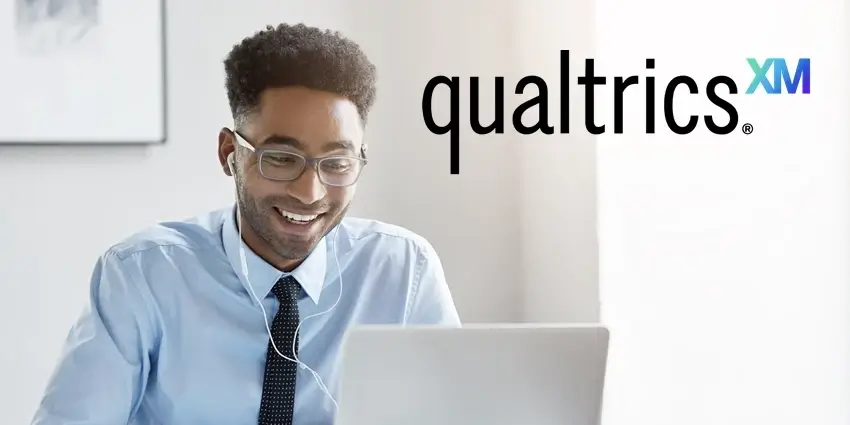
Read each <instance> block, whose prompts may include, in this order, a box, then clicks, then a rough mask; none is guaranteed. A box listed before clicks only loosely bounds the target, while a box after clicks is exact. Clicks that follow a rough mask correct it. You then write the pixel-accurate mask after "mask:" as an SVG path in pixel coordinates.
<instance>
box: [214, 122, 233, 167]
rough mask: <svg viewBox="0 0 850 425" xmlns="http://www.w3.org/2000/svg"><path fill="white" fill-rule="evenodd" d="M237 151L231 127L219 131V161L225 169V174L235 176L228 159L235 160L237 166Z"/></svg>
mask: <svg viewBox="0 0 850 425" xmlns="http://www.w3.org/2000/svg"><path fill="white" fill-rule="evenodd" d="M235 152H236V139H235V136H234V135H233V132H232V131H230V129H229V128H227V127H224V128H222V129H221V130H220V131H219V132H218V162H219V164H220V165H221V168H222V170H224V174H225V175H228V176H233V173H231V172H230V166H229V165H228V164H229V163H228V161H234V163H233V164H234V166H235V159H236V158H235V155H236V153H235ZM228 158H230V159H228Z"/></svg>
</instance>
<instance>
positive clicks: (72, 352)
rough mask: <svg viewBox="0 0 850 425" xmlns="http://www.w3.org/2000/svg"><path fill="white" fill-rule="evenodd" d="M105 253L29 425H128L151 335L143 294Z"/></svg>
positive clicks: (143, 381) (145, 371)
mask: <svg viewBox="0 0 850 425" xmlns="http://www.w3.org/2000/svg"><path fill="white" fill-rule="evenodd" d="M133 270H135V269H134V268H133V267H130V268H127V267H124V264H123V262H122V260H121V258H119V257H118V256H117V255H116V254H113V253H107V254H105V255H104V256H102V257H101V258H100V259H99V260H98V262H97V263H96V265H95V267H94V272H93V273H92V278H91V285H90V297H89V302H88V305H87V306H86V308H85V309H84V311H83V313H82V314H81V315H80V317H79V319H78V320H77V322H76V323H75V324H74V326H73V327H72V328H71V331H70V332H69V334H68V337H67V339H66V341H65V344H64V347H63V349H62V353H61V356H60V358H59V361H58V364H57V365H56V367H55V369H54V371H53V374H52V375H51V377H50V379H49V381H48V384H47V388H46V390H45V393H44V396H43V398H42V400H41V403H40V404H39V406H38V409H37V410H36V413H35V417H34V419H33V422H32V425H68V424H74V425H126V424H127V423H128V422H129V421H130V418H131V417H132V415H133V414H134V413H135V411H136V409H137V408H138V406H139V401H140V400H141V397H142V394H143V393H144V391H145V387H146V385H147V376H148V373H149V371H150V368H151V361H150V351H151V347H152V346H153V341H154V335H153V332H152V329H153V326H152V323H153V322H152V321H151V320H150V319H149V317H151V316H150V314H149V310H147V309H146V308H145V305H146V303H145V293H144V292H142V291H141V290H140V287H139V286H138V285H137V282H135V281H134V280H133Z"/></svg>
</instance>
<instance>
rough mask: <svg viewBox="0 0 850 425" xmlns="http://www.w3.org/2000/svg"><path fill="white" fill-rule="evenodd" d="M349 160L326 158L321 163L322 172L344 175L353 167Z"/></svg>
mask: <svg viewBox="0 0 850 425" xmlns="http://www.w3.org/2000/svg"><path fill="white" fill-rule="evenodd" d="M353 163H354V161H352V160H351V159H350V158H326V159H325V160H324V161H322V170H324V171H327V172H331V173H345V172H348V171H349V170H351V169H352V168H353V167H354V164H353Z"/></svg>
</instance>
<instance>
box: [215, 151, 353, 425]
mask: <svg viewBox="0 0 850 425" xmlns="http://www.w3.org/2000/svg"><path fill="white" fill-rule="evenodd" d="M233 155H234V153H233V152H231V153H230V154H228V155H227V167H228V169H230V174H231V175H232V176H233V177H234V179H235V178H236V171H235V168H236V166H235V165H234V156H233ZM236 196H237V197H238V196H239V192H238V191H237V192H236ZM236 223H237V226H238V227H239V259H240V262H241V263H242V274H243V275H245V280H246V281H247V282H248V288H249V289H250V290H251V297H252V298H253V300H254V301H255V302H256V303H257V305H258V306H259V307H260V310H261V311H262V313H263V322H265V325H266V332H267V333H268V335H269V341H270V342H271V345H272V348H274V351H275V352H276V353H277V354H278V355H279V356H281V357H283V358H284V359H286V360H288V361H291V362H293V363H296V364H298V365H299V366H301V367H302V368H304V369H307V370H308V371H310V373H312V374H313V378H315V380H316V384H317V385H318V386H319V389H320V390H322V392H323V393H325V395H327V396H328V398H329V399H330V400H331V402H332V403H333V405H334V409H335V410H339V404H338V403H337V401H336V399H334V397H333V396H332V395H331V392H330V390H328V387H327V386H325V383H324V381H323V380H322V377H321V376H319V374H318V373H317V372H316V371H315V370H313V369H312V368H310V366H307V365H306V364H304V362H302V361H301V359H299V358H298V353H297V352H296V349H297V347H296V346H295V344H296V341H297V340H296V339H295V338H293V343H292V357H291V358H290V357H287V356H285V355H283V353H281V352H280V350H279V349H278V348H277V344H276V343H275V341H274V337H273V336H272V330H271V326H270V325H269V319H268V317H267V316H268V315H267V313H266V308H265V307H264V306H263V303H262V301H261V300H260V298H259V297H258V296H257V293H256V292H254V286H253V285H252V284H251V280H250V278H249V277H248V261H247V259H246V257H245V247H244V243H243V241H242V215H241V211H240V209H239V202H238V199H237V202H236ZM337 233H339V227H337V228H336V229H334V236H333V238H332V245H331V249H332V250H333V255H334V260H335V262H336V268H337V272H338V273H339V277H338V278H339V293H338V295H337V299H336V302H334V304H333V305H332V306H331V307H330V308H328V309H327V310H325V311H322V312H320V313H316V314H313V315H310V316H307V317H305V318H304V319H301V321H300V323H298V326H297V327H296V328H295V334H296V335H298V331H299V330H300V329H301V325H303V324H304V322H306V321H307V319H312V318H314V317H318V316H321V315H324V314H327V313H330V312H331V310H333V309H334V308H335V307H336V306H337V304H339V302H340V300H341V299H342V269H341V268H340V266H339V258H338V257H337V255H336V236H337Z"/></svg>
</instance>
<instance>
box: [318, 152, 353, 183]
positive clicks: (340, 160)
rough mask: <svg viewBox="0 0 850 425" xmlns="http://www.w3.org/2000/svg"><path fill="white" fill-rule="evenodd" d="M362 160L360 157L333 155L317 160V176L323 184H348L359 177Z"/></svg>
mask: <svg viewBox="0 0 850 425" xmlns="http://www.w3.org/2000/svg"><path fill="white" fill-rule="evenodd" d="M362 168H363V161H361V159H360V158H354V157H343V156H334V157H328V158H323V159H322V160H321V161H320V162H319V176H320V177H321V178H322V181H323V182H325V184H329V185H332V186H348V185H351V184H354V182H356V181H357V178H358V177H360V171H361V169H362Z"/></svg>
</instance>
